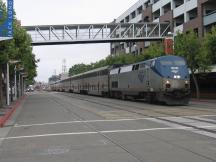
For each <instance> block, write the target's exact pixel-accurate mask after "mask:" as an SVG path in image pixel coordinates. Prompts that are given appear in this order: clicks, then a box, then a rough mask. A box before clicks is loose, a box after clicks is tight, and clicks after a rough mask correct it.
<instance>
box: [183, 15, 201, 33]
mask: <svg viewBox="0 0 216 162" xmlns="http://www.w3.org/2000/svg"><path fill="white" fill-rule="evenodd" d="M199 24H200V19H199V18H198V17H197V18H195V19H192V20H190V21H188V22H186V23H184V24H183V25H184V27H183V28H184V32H185V31H188V30H190V29H196V28H199V27H200V26H199Z"/></svg>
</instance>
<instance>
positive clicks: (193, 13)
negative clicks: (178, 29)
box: [187, 8, 197, 21]
mask: <svg viewBox="0 0 216 162" xmlns="http://www.w3.org/2000/svg"><path fill="white" fill-rule="evenodd" d="M187 16H188V20H189V21H190V20H193V19H195V18H197V8H195V9H193V10H191V11H189V12H188V14H187Z"/></svg>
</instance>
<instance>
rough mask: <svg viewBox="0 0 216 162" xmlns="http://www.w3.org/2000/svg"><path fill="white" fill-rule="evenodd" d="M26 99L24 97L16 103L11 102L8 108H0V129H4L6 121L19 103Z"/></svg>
mask: <svg viewBox="0 0 216 162" xmlns="http://www.w3.org/2000/svg"><path fill="white" fill-rule="evenodd" d="M25 98H26V96H23V97H21V98H20V99H18V100H17V101H15V102H13V103H12V104H11V105H10V106H6V107H4V108H0V128H1V127H4V125H5V123H6V122H7V120H8V119H9V118H10V117H11V115H12V114H13V113H14V111H15V110H16V109H17V108H18V107H19V105H20V104H21V102H22V101H23V100H24V99H25Z"/></svg>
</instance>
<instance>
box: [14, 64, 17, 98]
mask: <svg viewBox="0 0 216 162" xmlns="http://www.w3.org/2000/svg"><path fill="white" fill-rule="evenodd" d="M14 100H17V78H16V65H15V68H14Z"/></svg>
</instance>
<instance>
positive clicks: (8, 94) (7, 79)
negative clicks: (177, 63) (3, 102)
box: [6, 63, 10, 106]
mask: <svg viewBox="0 0 216 162" xmlns="http://www.w3.org/2000/svg"><path fill="white" fill-rule="evenodd" d="M9 79H10V78H9V63H7V75H6V81H7V82H6V91H7V105H8V106H9V105H10V88H9V87H10V85H9Z"/></svg>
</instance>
